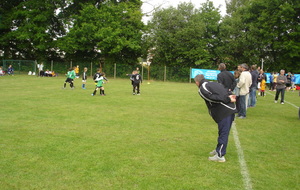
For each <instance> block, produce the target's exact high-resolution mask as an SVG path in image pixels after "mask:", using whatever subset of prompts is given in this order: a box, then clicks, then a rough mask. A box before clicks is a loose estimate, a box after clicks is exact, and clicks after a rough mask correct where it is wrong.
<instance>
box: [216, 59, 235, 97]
mask: <svg viewBox="0 0 300 190" xmlns="http://www.w3.org/2000/svg"><path fill="white" fill-rule="evenodd" d="M218 69H219V70H220V71H221V72H220V73H219V74H218V76H217V80H218V83H221V84H223V85H224V87H225V88H226V89H227V90H228V91H230V92H232V91H233V90H234V88H235V87H236V80H235V79H234V76H233V74H232V73H231V72H229V71H227V70H226V65H225V64H224V63H221V64H220V65H219V68H218Z"/></svg>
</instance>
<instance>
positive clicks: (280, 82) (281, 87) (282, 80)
mask: <svg viewBox="0 0 300 190" xmlns="http://www.w3.org/2000/svg"><path fill="white" fill-rule="evenodd" d="M284 74H285V70H283V69H282V70H280V75H278V77H277V86H276V95H275V103H277V100H278V97H279V93H281V100H280V103H281V104H284V93H285V88H286V85H285V84H286V83H287V79H286V76H285V75H284Z"/></svg>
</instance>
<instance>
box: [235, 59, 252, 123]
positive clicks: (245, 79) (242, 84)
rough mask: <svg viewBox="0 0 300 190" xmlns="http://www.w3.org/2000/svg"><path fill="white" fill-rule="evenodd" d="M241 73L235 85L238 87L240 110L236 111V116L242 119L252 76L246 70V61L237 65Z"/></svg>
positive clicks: (245, 109) (244, 116)
mask: <svg viewBox="0 0 300 190" xmlns="http://www.w3.org/2000/svg"><path fill="white" fill-rule="evenodd" d="M239 69H240V72H241V75H240V78H239V82H238V83H237V87H238V88H240V99H239V101H240V110H239V113H238V118H240V119H244V118H246V111H247V104H246V102H247V101H248V100H247V99H248V98H247V96H248V94H249V89H250V86H251V84H252V77H251V74H250V72H249V71H248V69H249V67H248V65H247V64H246V63H243V64H241V65H240V66H239Z"/></svg>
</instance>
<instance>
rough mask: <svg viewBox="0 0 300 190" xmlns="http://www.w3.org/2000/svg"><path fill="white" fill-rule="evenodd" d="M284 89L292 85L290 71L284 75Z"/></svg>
mask: <svg viewBox="0 0 300 190" xmlns="http://www.w3.org/2000/svg"><path fill="white" fill-rule="evenodd" d="M286 80H287V82H286V90H290V89H291V86H292V74H291V72H288V74H287V75H286Z"/></svg>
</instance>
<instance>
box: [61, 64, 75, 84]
mask: <svg viewBox="0 0 300 190" xmlns="http://www.w3.org/2000/svg"><path fill="white" fill-rule="evenodd" d="M66 76H67V79H66V81H65V83H64V87H63V89H66V84H67V82H68V83H70V87H71V89H74V79H75V77H76V75H75V71H74V69H72V68H70V69H69V71H68V73H67V74H66Z"/></svg>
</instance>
